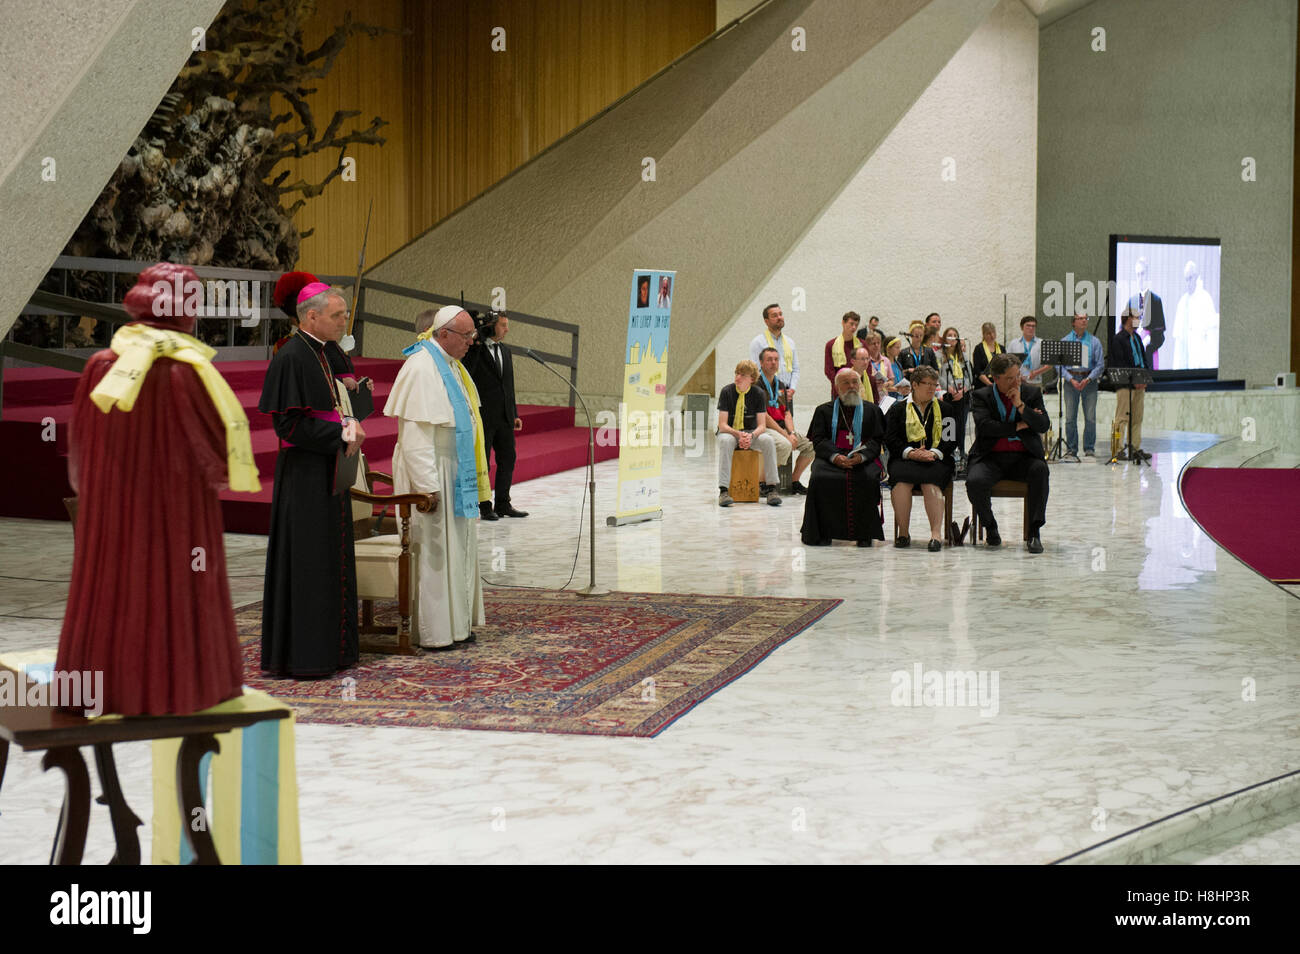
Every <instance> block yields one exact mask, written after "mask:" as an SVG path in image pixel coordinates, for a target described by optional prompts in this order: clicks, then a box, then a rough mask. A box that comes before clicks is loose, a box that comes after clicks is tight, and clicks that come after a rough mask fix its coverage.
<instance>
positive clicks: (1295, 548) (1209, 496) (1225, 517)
mask: <svg viewBox="0 0 1300 954" xmlns="http://www.w3.org/2000/svg"><path fill="white" fill-rule="evenodd" d="M1179 489H1180V490H1181V491H1182V496H1183V503H1184V504H1185V505H1186V506H1187V510H1188V512H1189V513H1190V514H1191V515H1192V517H1193V518H1195V520H1196V522H1197V523H1199V524H1200V525H1201V527H1202V529H1204V530H1205V532H1206V533H1207V534H1209V535H1210V537H1211V538H1212V539H1213V540H1214V542H1215V543H1217V544H1218V545H1219V546H1221V547H1223V548H1224V549H1225V550H1227V551H1228V552H1229V553H1231V554H1233V555H1234V556H1236V557H1237V558H1238V559H1239V560H1241V561H1242V562H1243V563H1245V564H1246V565H1247V566H1249V567H1250V568H1251V569H1252V570H1254V571H1255V572H1256V573H1258V574H1260V575H1261V576H1263V577H1264V578H1265V579H1268V580H1272V581H1273V582H1274V583H1297V582H1300V544H1297V542H1296V541H1297V540H1300V507H1297V506H1296V498H1297V497H1300V470H1296V469H1294V468H1280V467H1250V468H1246V467H1189V468H1188V469H1187V470H1186V472H1184V474H1183V478H1182V482H1181V484H1180V488H1179Z"/></svg>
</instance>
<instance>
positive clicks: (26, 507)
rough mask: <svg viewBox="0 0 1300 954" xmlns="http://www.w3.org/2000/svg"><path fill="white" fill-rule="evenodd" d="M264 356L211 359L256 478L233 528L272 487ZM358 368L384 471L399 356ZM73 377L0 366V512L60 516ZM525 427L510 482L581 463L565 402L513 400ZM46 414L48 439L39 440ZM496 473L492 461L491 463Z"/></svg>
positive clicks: (371, 450)
mask: <svg viewBox="0 0 1300 954" xmlns="http://www.w3.org/2000/svg"><path fill="white" fill-rule="evenodd" d="M267 364H268V362H266V361H222V362H217V369H218V370H219V371H220V372H221V375H222V377H224V378H225V379H226V381H227V383H229V384H230V386H231V389H232V390H233V391H234V392H235V396H236V398H237V399H238V400H239V403H240V405H241V406H242V407H243V408H244V411H245V413H246V414H247V415H248V423H249V428H250V439H251V442H252V448H253V457H254V460H255V462H256V464H257V468H258V471H259V473H260V474H261V479H262V491H261V493H258V494H232V493H229V492H226V493H223V494H221V500H222V511H223V514H224V516H225V523H226V529H227V530H228V531H231V532H234V533H266V532H267V529H268V527H269V523H270V513H271V486H272V483H273V481H274V478H275V458H276V455H277V454H278V453H279V447H280V442H279V439H278V438H277V437H276V435H275V431H274V430H273V429H272V426H271V417H270V415H267V414H262V413H260V412H259V411H258V410H257V403H258V401H259V400H260V398H261V394H262V382H263V380H264V379H265V377H266V367H267ZM354 364H355V366H356V369H357V373H358V374H359V375H361V376H363V377H370V378H373V379H374V381H375V392H374V393H375V405H376V408H377V410H376V413H375V414H374V415H373V416H372V417H370V418H369V419H368V420H367V421H366V422H365V428H366V444H365V449H366V457H367V460H368V461H369V464H370V467H371V469H373V470H379V471H382V472H385V473H387V472H390V471H391V466H392V455H393V448H394V447H395V446H396V444H397V420H396V419H395V418H388V417H384V416H383V407H384V403H385V402H386V400H387V398H388V395H389V393H390V392H391V390H392V382H393V381H394V379H395V378H396V377H397V373H398V371H399V370H400V369H401V366H402V362H401V361H392V360H385V359H380V358H358V359H356V360H355V361H354ZM78 377H79V375H77V374H76V373H74V372H70V371H59V370H55V369H53V368H12V369H8V370H6V371H5V379H4V414H3V417H4V419H3V420H0V441H4V442H5V446H8V447H22V448H26V449H27V455H26V457H25V459H24V469H23V470H22V471H21V472H20V471H18V470H17V469H15V468H9V469H8V470H7V471H6V472H4V474H5V476H3V477H0V514H3V515H5V516H17V517H39V518H44V519H62V518H63V517H64V516H65V513H64V508H63V503H62V498H63V497H65V496H70V495H71V493H72V491H71V488H70V487H69V485H68V480H67V437H68V430H69V429H68V426H67V425H68V423H69V422H70V420H71V417H72V397H73V394H74V393H75V390H76V386H77V379H78ZM519 416H520V418H521V419H522V420H523V423H524V429H523V431H522V432H520V433H519V435H518V437H517V439H516V446H517V448H518V461H517V463H516V465H515V482H516V483H520V482H522V481H526V480H532V479H534V478H537V477H544V476H546V475H548V474H554V473H558V472H560V471H564V470H569V469H571V468H578V467H583V466H585V465H586V463H587V431H586V428H584V427H575V426H574V425H575V411H574V409H573V408H571V407H567V406H563V405H561V406H551V405H536V404H521V405H519ZM47 418H53V419H54V422H55V435H54V436H55V440H54V441H48V440H44V439H43V437H44V436H46V435H48V433H49V432H48V428H46V427H45V426H44V424H43V422H44V421H45V420H46V419H47ZM617 456H618V448H617V446H610V447H601V446H599V445H598V446H597V447H596V459H597V460H598V461H600V460H609V459H611V458H615V457H617ZM493 474H494V475H495V467H494V468H493Z"/></svg>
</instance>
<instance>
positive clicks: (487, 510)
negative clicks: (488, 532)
mask: <svg viewBox="0 0 1300 954" xmlns="http://www.w3.org/2000/svg"><path fill="white" fill-rule="evenodd" d="M478 515H479V516H480V517H482V518H483V519H484V520H500V519H501V518H500V517H498V516H497V515H496V514H495V513H493V512H492V508H491V507H486V506H480V507H479V508H478Z"/></svg>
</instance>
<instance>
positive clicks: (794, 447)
mask: <svg viewBox="0 0 1300 954" xmlns="http://www.w3.org/2000/svg"><path fill="white" fill-rule="evenodd" d="M759 357H760V359H761V362H760V368H759V370H760V371H761V372H762V373H761V374H760V375H759V378H758V384H759V387H761V388H762V389H763V395H764V397H766V398H767V428H768V430H769V431H771V432H772V436H773V439H774V440H775V441H776V463H777V465H778V466H780V465H783V464H784V463H785V462H786V461H788V460H789V459H790V457H791V456H792V455H793V454H794V452H795V451H798V452H799V457H798V459H796V460H795V462H794V470H793V471H792V472H791V475H790V492H791V493H795V494H806V493H807V492H808V491H807V489H806V488H805V487H804V485H803V484H801V483H799V477H800V475H802V474H803V472H804V469H805V468H806V467H807V466H808V465H809V464H811V463H812V459H813V446H812V441H810V440H808V438H806V437H803V436H802V435H800V434H796V433H795V429H794V418H793V417H792V416H791V415H790V414H789V413H788V411H787V409H786V404H785V400H786V394H787V391H786V388H785V382H784V381H782V380H781V379H780V378H778V377H777V376H776V372H777V369H778V368H779V367H780V363H781V352H779V351H777V350H776V349H775V348H764V349H763V350H762V351H761V352H760V353H759Z"/></svg>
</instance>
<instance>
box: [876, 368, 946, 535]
mask: <svg viewBox="0 0 1300 954" xmlns="http://www.w3.org/2000/svg"><path fill="white" fill-rule="evenodd" d="M938 386H939V374H938V372H936V371H935V370H934V368H929V367H920V368H916V369H915V370H914V371H913V372H912V393H911V394H910V395H908V397H907V400H905V401H899V402H897V403H896V404H894V406H893V407H891V408H890V409H889V413H888V414H886V415H885V446H886V447H887V448H889V487H890V496H891V499H892V501H893V505H894V527H895V531H894V532H895V538H894V546H896V547H908V546H911V545H912V539H911V537H910V536H909V534H908V530H909V528H908V525H909V523H910V522H911V518H912V488H913V487H914V486H916V485H917V484H920V485H921V498H922V500H924V501H925V515H926V517H927V518H928V519H929V521H930V543H929V546H928V549H929V550H930V551H931V552H938V551H939V550H942V549H943V537H944V489H945V488H946V487H947V486H948V485H949V484H950V483H952V475H953V452H954V449H955V447H956V442H955V441H953V440H952V439H951V438H949V439H947V440H945V439H944V425H945V423H947V424H948V428H949V429H950V431H951V427H952V424H951V423H949V422H945V420H944V418H945V415H946V413H947V412H946V411H945V405H944V402H942V401H940V400H938V398H936V397H935V392H936V391H937V390H938Z"/></svg>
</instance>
